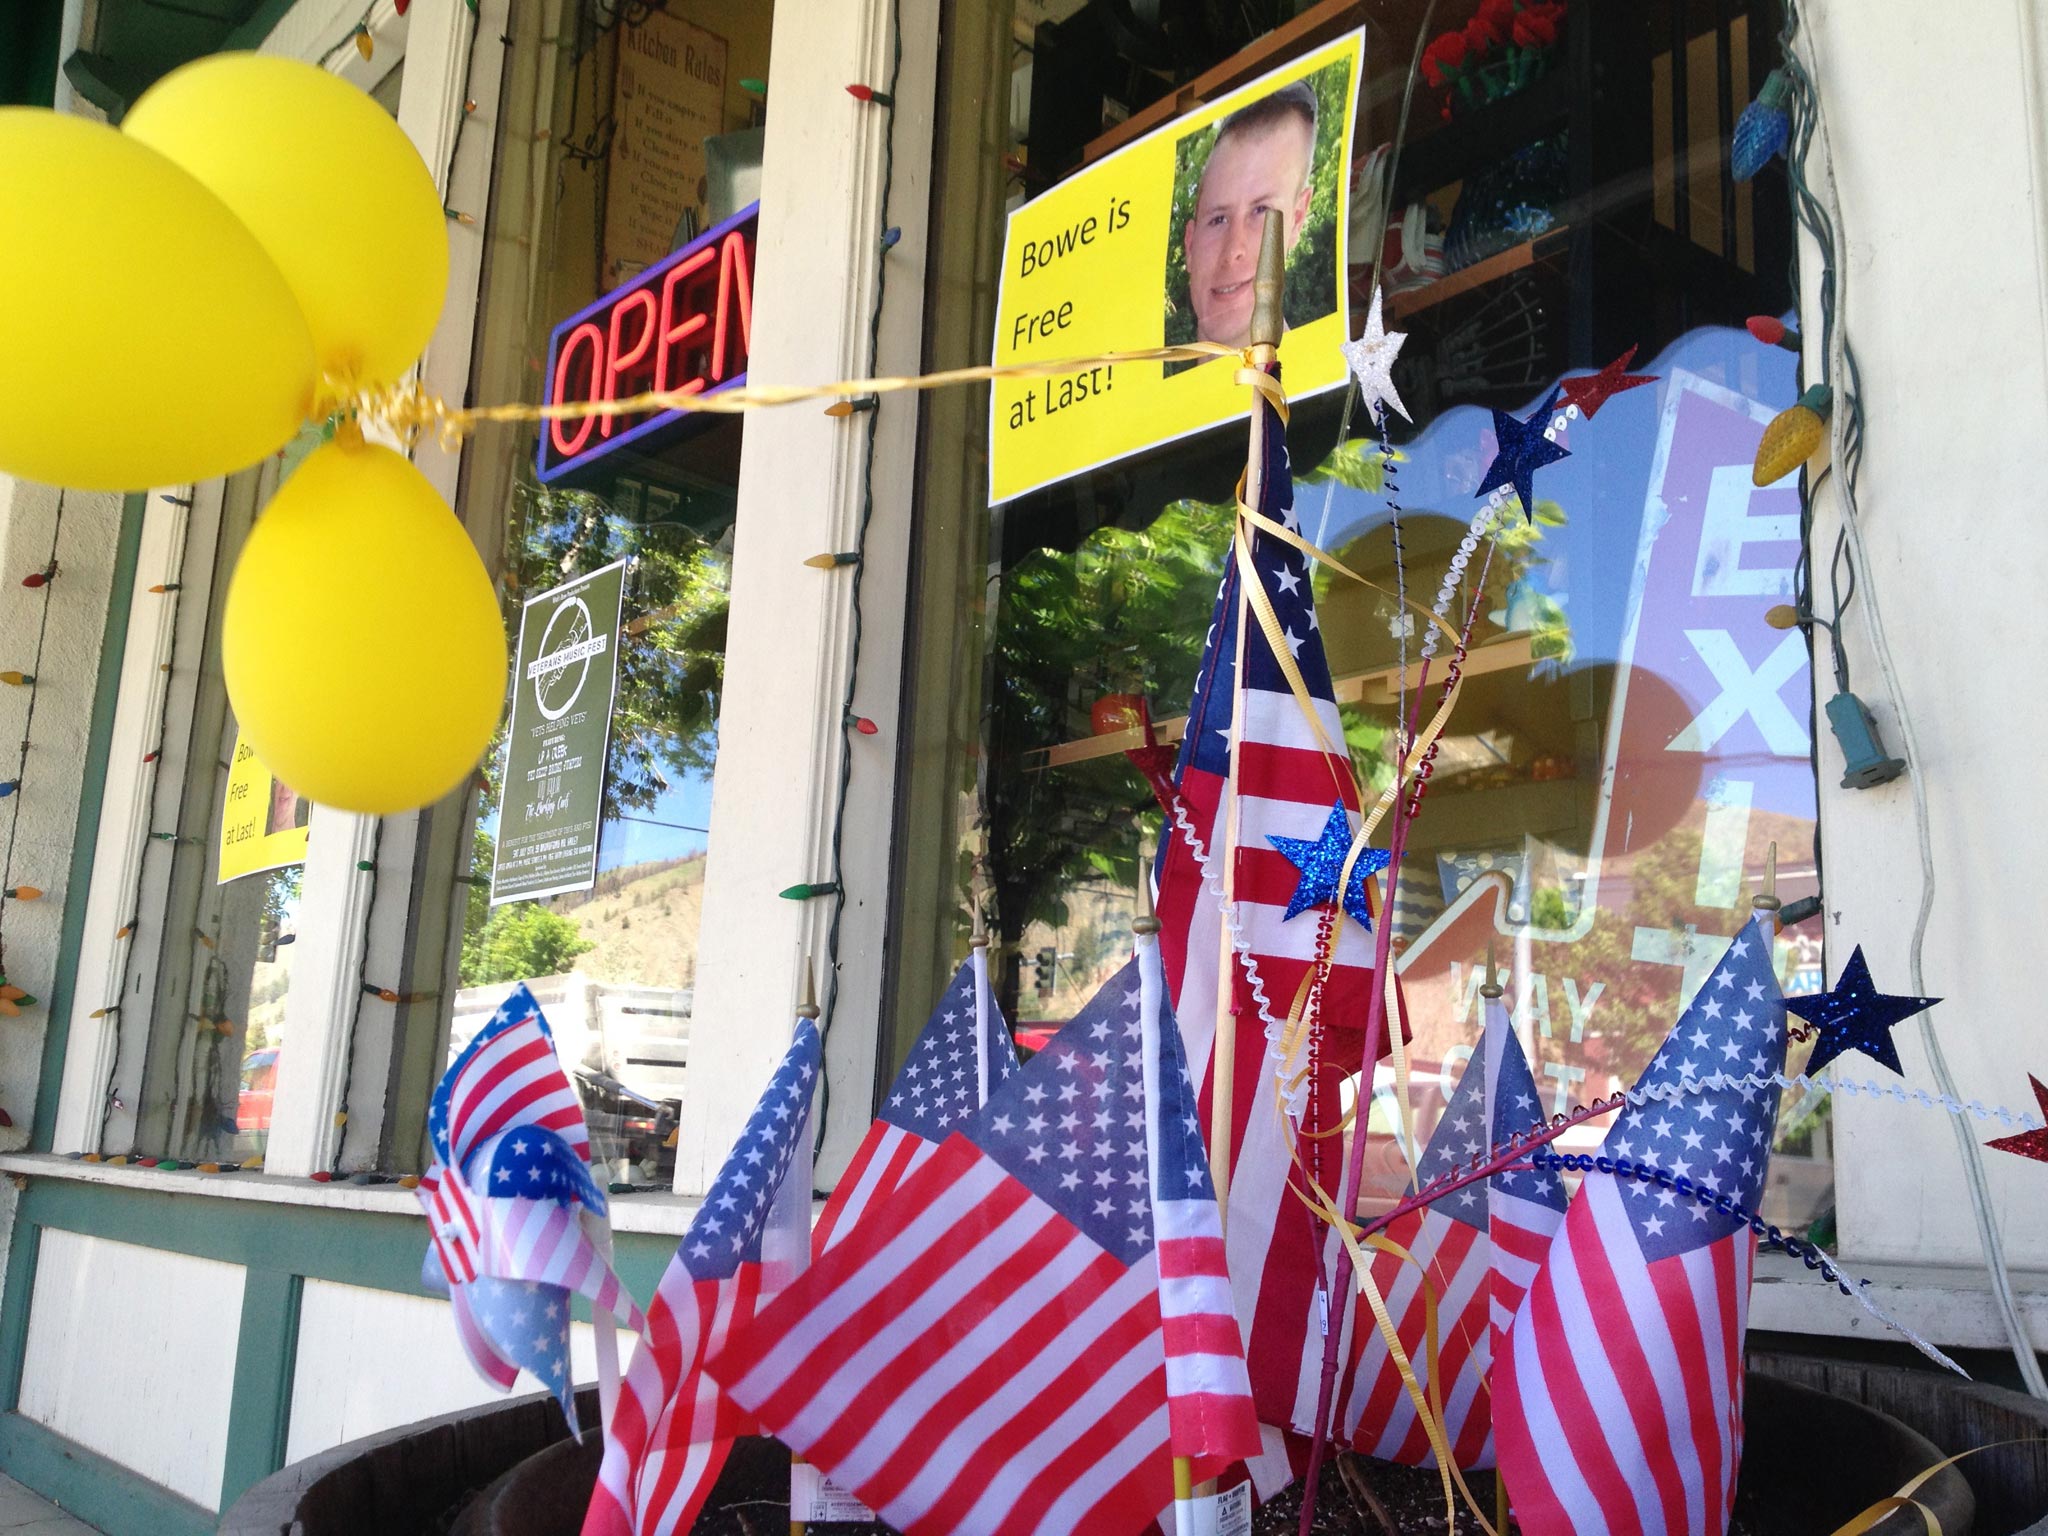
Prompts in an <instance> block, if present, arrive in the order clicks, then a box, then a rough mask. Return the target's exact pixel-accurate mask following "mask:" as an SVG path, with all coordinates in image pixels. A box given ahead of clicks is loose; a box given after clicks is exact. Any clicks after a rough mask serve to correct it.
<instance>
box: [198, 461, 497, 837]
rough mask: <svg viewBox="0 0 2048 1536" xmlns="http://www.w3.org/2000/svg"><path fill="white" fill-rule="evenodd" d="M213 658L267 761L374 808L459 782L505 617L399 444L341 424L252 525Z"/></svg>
mask: <svg viewBox="0 0 2048 1536" xmlns="http://www.w3.org/2000/svg"><path fill="white" fill-rule="evenodd" d="M221 662H222V664H223V667H224V669H225V670H226V673H227V683H228V697H229V699H230V700H232V701H233V703H234V706H235V717H236V720H237V721H238V722H239V724H240V725H241V728H242V732H243V734H244V735H245V736H246V737H247V738H248V740H249V744H250V745H251V746H252V747H254V748H255V750H256V755H257V756H258V757H260V758H261V759H262V760H263V762H264V764H265V766H267V767H268V768H269V769H270V770H271V772H273V773H274V774H276V775H277V776H278V777H279V778H280V779H282V780H283V781H284V782H285V783H287V784H289V785H291V787H292V788H293V789H295V790H297V791H298V792H299V793H300V794H302V795H305V796H307V797H309V798H310V799H313V800H317V801H319V802H320V803H321V804H322V805H332V806H338V807H340V808H341V809H343V810H349V811H362V812H366V813H370V814H375V815H384V814H389V813H391V812H395V811H405V810H411V809H413V808H414V807H415V806H421V805H425V804H427V803H428V802H429V801H432V800H437V799H439V798H440V797H441V796H442V795H444V794H446V793H447V792H448V791H449V790H450V789H453V788H454V787H455V786H456V785H457V784H460V783H461V782H462V781H463V779H464V778H465V777H466V776H467V775H468V774H469V772H470V770H471V769H473V768H474V767H475V766H476V763H477V760H478V759H479V758H480V757H482V756H483V752H484V748H485V747H486V746H487V745H489V743H490V739H491V733H492V731H494V730H495V729H496V728H497V724H498V716H499V713H500V710H501V709H502V707H503V705H504V701H505V676H506V666H507V663H506V656H505V625H504V621H503V619H502V618H501V617H500V615H499V612H498V599H497V594H496V592H495V591H494V589H493V588H492V586H491V579H490V577H489V576H488V575H487V574H485V571H484V567H483V562H482V561H481V560H479V559H478V558H477V553H476V549H475V547H474V546H473V545H471V543H470V541H469V535H468V534H467V533H465V532H464V531H463V528H462V524H461V523H459V522H457V521H456V520H455V516H454V514H453V513H451V512H450V511H449V510H448V506H447V503H446V502H444V501H442V500H441V498H440V496H439V495H437V494H436V493H435V491H434V488H433V486H431V485H429V484H428V483H427V479H426V477H425V476H424V475H422V474H421V473H420V472H419V471H418V470H417V469H415V468H413V466H412V464H411V463H410V462H409V461H408V460H407V459H406V458H405V457H404V456H403V455H401V454H398V453H394V452H392V450H391V449H389V448H382V447H378V446H375V445H373V444H367V443H365V442H363V440H362V439H361V437H360V436H358V435H356V434H355V433H354V432H353V430H351V429H346V428H345V429H344V430H343V432H342V433H341V434H339V435H338V436H337V437H336V438H335V440H334V441H333V442H331V443H328V444H326V445H325V446H324V447H321V448H318V449H315V450H314V451H313V453H312V454H310V455H309V456H308V457H307V459H306V462H305V463H303V464H301V465H300V466H299V468H298V470H297V472H296V473H295V474H293V475H292V477H291V478H290V479H289V480H287V481H286V482H285V483H284V485H283V487H282V488H281V489H280V490H279V491H278V493H277V494H276V495H275V496H274V497H272V498H271V501H270V505H269V506H268V507H267V508H266V509H265V510H264V512H263V515H262V516H261V517H259V518H258V519H257V520H256V527H255V529H254V531H252V532H251V533H250V535H249V542H248V543H247V544H246V545H245V546H244V547H243V550H242V558H241V560H240V562H239V563H237V565H236V566H235V574H234V577H233V579H232V581H231V582H230V583H229V586H228V599H227V609H226V612H225V613H224V614H223V616H222V621H221Z"/></svg>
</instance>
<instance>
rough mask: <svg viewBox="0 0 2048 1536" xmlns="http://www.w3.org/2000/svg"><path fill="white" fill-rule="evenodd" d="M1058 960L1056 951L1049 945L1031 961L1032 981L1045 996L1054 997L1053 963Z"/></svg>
mask: <svg viewBox="0 0 2048 1536" xmlns="http://www.w3.org/2000/svg"><path fill="white" fill-rule="evenodd" d="M1057 958H1058V956H1057V953H1056V951H1054V949H1053V948H1052V946H1051V945H1049V944H1048V945H1047V946H1046V947H1045V948H1044V949H1041V950H1040V951H1039V952H1038V953H1037V955H1036V956H1034V957H1033V959H1032V961H1031V971H1032V980H1033V981H1034V982H1036V983H1037V986H1038V990H1039V992H1040V994H1041V995H1043V996H1048V997H1049V996H1051V995H1052V981H1053V961H1054V960H1055V959H1057Z"/></svg>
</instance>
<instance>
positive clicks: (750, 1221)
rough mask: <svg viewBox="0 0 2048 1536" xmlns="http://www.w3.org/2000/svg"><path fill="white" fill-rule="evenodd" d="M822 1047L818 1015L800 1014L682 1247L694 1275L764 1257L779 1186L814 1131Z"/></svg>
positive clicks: (723, 1275) (729, 1271)
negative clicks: (814, 1096)
mask: <svg viewBox="0 0 2048 1536" xmlns="http://www.w3.org/2000/svg"><path fill="white" fill-rule="evenodd" d="M821 1051H822V1046H821V1044H820V1040H819V1036H818V1026H817V1024H816V1022H815V1021H813V1020H811V1019H805V1018H799V1019H798V1020H797V1021H796V1035H795V1038H794V1039H792V1040H791V1042H790V1046H789V1049H788V1050H787V1051H786V1052H784V1053H783V1057H782V1063H781V1065H779V1066H778V1067H776V1069H775V1075H774V1076H773V1077H771V1078H770V1079H769V1080H768V1086H767V1088H766V1089H764V1090H763V1091H762V1094H761V1101H760V1102H759V1103H758V1104H756V1105H755V1106H754V1113H753V1115H752V1116H751V1117H750V1118H749V1119H748V1121H747V1124H746V1128H745V1129H744V1130H742V1131H741V1132H740V1135H739V1139H738V1140H737V1141H735V1142H734V1143H733V1147H732V1151H731V1152H729V1153H728V1154H726V1159H725V1166H724V1167H722V1168H720V1169H719V1170H718V1178H717V1180H716V1182H714V1183H713V1184H712V1186H711V1191H710V1193H708V1194H707V1195H705V1197H704V1204H703V1205H702V1206H701V1207H700V1208H699V1209H698V1211H697V1214H696V1216H695V1217H693V1218H692V1219H691V1222H690V1230H689V1231H687V1232H685V1233H684V1234H683V1241H682V1244H681V1246H680V1247H678V1248H677V1250H676V1260H677V1262H679V1263H680V1264H681V1265H682V1266H683V1268H684V1269H686V1270H688V1271H689V1274H690V1278H691V1279H693V1280H725V1279H730V1278H731V1277H732V1275H733V1274H734V1273H735V1272H736V1271H737V1270H738V1269H739V1267H740V1265H742V1264H757V1263H759V1262H760V1261H761V1236H762V1233H763V1232H764V1231H765V1230H766V1229H767V1226H768V1213H769V1212H770V1211H771V1210H772V1209H773V1208H774V1205H775V1195H776V1192H777V1191H778V1190H779V1189H781V1188H782V1180H783V1177H784V1175H786V1174H787V1173H788V1172H789V1166H790V1164H791V1162H792V1161H794V1160H795V1158H796V1152H797V1144H798V1142H799V1141H800V1140H801V1139H802V1138H803V1137H805V1136H807V1135H809V1134H810V1131H809V1126H810V1118H811V1092H812V1089H813V1088H814V1087H815V1086H816V1084H817V1081H818V1065H819V1060H820V1055H821Z"/></svg>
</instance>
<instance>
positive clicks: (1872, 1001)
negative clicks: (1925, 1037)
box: [1785, 944, 1941, 1077]
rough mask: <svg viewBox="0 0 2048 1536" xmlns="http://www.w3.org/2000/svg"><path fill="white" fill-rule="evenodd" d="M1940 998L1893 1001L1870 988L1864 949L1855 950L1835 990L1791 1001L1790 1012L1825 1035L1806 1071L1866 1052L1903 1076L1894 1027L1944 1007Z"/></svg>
mask: <svg viewBox="0 0 2048 1536" xmlns="http://www.w3.org/2000/svg"><path fill="white" fill-rule="evenodd" d="M1940 1001H1941V999H1940V998H1938V997H1893V996H1891V995H1890V994H1889V993H1885V992H1880V991H1878V990H1877V988H1876V987H1874V986H1872V985H1871V981H1870V967H1869V966H1867V965H1865V964H1864V963H1863V946H1862V945H1861V944H1859V945H1857V946H1856V951H1855V953H1854V954H1852V955H1850V956H1849V963H1848V964H1847V965H1845V966H1843V967H1842V974H1841V975H1840V976H1839V977H1838V978H1836V981H1835V984H1834V987H1833V988H1832V989H1831V990H1829V991H1826V992H1823V993H1821V994H1820V995H1819V996H1817V997H1788V998H1786V999H1785V1007H1786V1008H1787V1009H1788V1010H1790V1011H1791V1012H1793V1013H1796V1014H1798V1015H1799V1017H1800V1018H1802V1019H1804V1020H1806V1022H1807V1023H1809V1024H1812V1025H1814V1026H1815V1027H1816V1028H1818V1029H1819V1030H1820V1038H1819V1039H1818V1040H1817V1041H1815V1042H1814V1046H1813V1055H1812V1056H1811V1057H1810V1058H1809V1059H1808V1060H1807V1063H1806V1070H1807V1071H1808V1072H1809V1073H1813V1072H1818V1071H1819V1070H1820V1069H1821V1068H1822V1067H1824V1066H1826V1065H1827V1064H1828V1063H1829V1062H1831V1061H1833V1060H1834V1059H1835V1058H1836V1057H1837V1056H1839V1055H1841V1054H1842V1052H1844V1051H1861V1052H1862V1053H1863V1054H1864V1055H1866V1056H1868V1057H1869V1058H1870V1059H1871V1060H1872V1061H1875V1062H1877V1063H1878V1064H1879V1065H1880V1066H1886V1067H1890V1068H1891V1069H1892V1070H1893V1071H1894V1072H1897V1073H1898V1074H1899V1075H1900V1076H1901V1077H1904V1076H1905V1075H1906V1074H1905V1069H1904V1068H1903V1067H1901V1066H1900V1065H1899V1048H1898V1047H1897V1046H1896V1045H1894V1044H1893V1043H1892V1028H1893V1026H1894V1025H1897V1024H1900V1023H1902V1022H1903V1021H1905V1020H1907V1019H1910V1018H1911V1017H1913V1015H1914V1014H1916V1013H1918V1012H1920V1011H1921V1010H1922V1009H1924V1008H1932V1007H1933V1006H1934V1005H1935V1004H1936V1003H1938V1002H1940Z"/></svg>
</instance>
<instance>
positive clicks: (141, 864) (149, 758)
mask: <svg viewBox="0 0 2048 1536" xmlns="http://www.w3.org/2000/svg"><path fill="white" fill-rule="evenodd" d="M162 499H163V501H164V502H165V503H166V504H167V505H169V506H172V507H175V508H178V509H180V510H181V511H183V512H184V513H185V514H186V516H187V526H188V531H189V523H190V514H191V511H192V504H193V503H192V498H191V497H183V496H165V497H163V498H162ZM173 543H174V544H175V546H176V548H177V551H178V565H177V569H176V570H174V571H172V572H171V573H170V574H169V575H168V576H167V577H166V578H165V579H164V580H163V581H162V582H160V583H158V584H157V585H159V586H161V587H162V589H163V593H162V595H163V596H165V597H167V598H169V600H170V612H169V616H168V619H167V623H166V630H165V633H166V634H167V635H168V636H169V641H168V645H169V649H168V651H167V653H166V655H165V657H164V660H163V663H162V667H161V671H162V673H163V674H164V676H165V678H166V681H165V682H164V684H163V697H162V700H161V701H160V703H159V705H158V709H157V722H156V734H155V737H154V741H155V745H154V746H153V747H152V748H151V750H150V751H149V752H148V753H147V754H146V755H145V756H144V757H143V760H142V765H143V768H144V769H145V771H147V773H148V774H149V787H148V790H147V792H146V794H145V796H144V801H143V803H144V804H145V805H147V806H148V807H149V810H150V814H151V817H152V818H154V816H155V812H156V803H157V794H158V791H159V790H160V789H161V788H162V775H163V742H164V736H165V733H166V731H167V730H168V728H169V722H170V709H171V684H170V682H169V681H168V678H169V677H170V675H171V674H172V671H173V667H174V664H175V663H176V660H177V650H178V619H179V616H180V605H181V604H182V602H183V600H184V598H183V594H184V590H185V557H186V549H187V544H188V540H186V539H185V538H178V539H175V540H174V541H173ZM192 841H196V839H190V838H180V837H179V836H178V834H177V833H175V832H156V831H152V832H150V833H149V835H148V836H147V837H146V838H145V839H144V840H143V844H142V849H141V852H140V854H139V856H138V857H137V858H136V860H135V889H134V891H133V892H132V893H131V894H130V897H129V900H128V903H127V907H128V911H129V914H130V916H129V918H128V920H127V921H126V922H125V923H124V924H123V925H122V926H121V929H120V931H119V932H118V933H116V934H115V935H114V938H115V941H116V942H117V943H120V944H123V945H125V946H126V947H125V948H124V949H123V950H122V951H121V972H120V981H119V984H118V986H117V988H116V992H115V998H114V1001H112V1002H110V1003H107V1004H104V1005H103V1006H102V1007H100V1008H98V1009H96V1010H95V1011H94V1012H93V1013H91V1014H89V1015H88V1017H89V1018H94V1019H112V1020H113V1026H112V1027H113V1031H114V1049H113V1051H112V1052H111V1054H110V1056H109V1059H108V1062H107V1082H106V1088H105V1091H104V1092H103V1093H102V1094H101V1096H100V1111H99V1122H98V1124H97V1125H96V1126H95V1127H94V1129H93V1135H92V1147H93V1152H94V1153H95V1155H97V1156H104V1155H105V1154H106V1150H107V1125H108V1122H109V1121H111V1120H112V1118H113V1112H114V1111H115V1110H116V1109H125V1108H126V1107H127V1106H126V1105H125V1104H123V1103H122V1102H121V1096H120V1087H121V1054H122V1046H123V1045H124V1044H125V1043H126V1041H125V1037H126V1035H127V1030H126V1028H125V1027H124V1026H125V1020H124V1018H123V1015H122V1012H121V1005H122V1003H123V1002H124V1001H125V1000H126V999H127V997H128V988H129V981H130V976H131V972H132V971H133V969H134V965H135V941H136V930H137V928H139V927H140V926H141V922H142V890H143V885H144V883H145V881H146V880H147V879H148V876H149V862H150V860H149V855H150V850H151V848H152V847H153V846H154V845H156V844H158V843H165V844H169V845H171V846H172V847H173V848H174V849H175V848H176V846H177V845H178V844H179V843H180V842H192Z"/></svg>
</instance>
